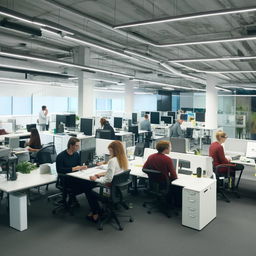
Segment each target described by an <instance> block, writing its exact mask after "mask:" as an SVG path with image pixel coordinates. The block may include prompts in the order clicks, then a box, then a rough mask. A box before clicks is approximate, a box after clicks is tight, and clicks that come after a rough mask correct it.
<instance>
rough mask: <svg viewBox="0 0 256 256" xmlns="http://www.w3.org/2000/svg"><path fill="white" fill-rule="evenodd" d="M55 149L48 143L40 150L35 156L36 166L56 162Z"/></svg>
mask: <svg viewBox="0 0 256 256" xmlns="http://www.w3.org/2000/svg"><path fill="white" fill-rule="evenodd" d="M56 157H57V153H56V149H55V146H54V144H53V143H49V144H47V145H45V146H44V147H43V148H41V149H40V150H39V151H38V152H37V155H36V162H37V163H38V164H45V163H54V162H56Z"/></svg>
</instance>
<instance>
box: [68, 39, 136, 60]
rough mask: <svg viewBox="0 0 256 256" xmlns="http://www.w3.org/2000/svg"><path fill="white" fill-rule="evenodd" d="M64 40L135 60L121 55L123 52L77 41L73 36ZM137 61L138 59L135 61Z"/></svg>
mask: <svg viewBox="0 0 256 256" xmlns="http://www.w3.org/2000/svg"><path fill="white" fill-rule="evenodd" d="M64 38H66V39H69V40H71V41H73V42H76V43H79V44H84V45H87V46H91V47H95V48H97V49H100V50H103V51H106V52H110V53H113V54H116V55H119V56H122V57H125V58H129V59H134V58H133V57H131V56H129V55H127V54H124V53H121V52H118V51H115V50H112V49H109V48H107V47H104V46H100V45H97V44H94V43H91V42H87V41H85V40H81V39H77V38H74V37H71V36H64ZM135 60H137V59H135Z"/></svg>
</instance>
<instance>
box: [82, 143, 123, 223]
mask: <svg viewBox="0 0 256 256" xmlns="http://www.w3.org/2000/svg"><path fill="white" fill-rule="evenodd" d="M108 150H109V154H110V160H109V161H108V168H107V171H106V172H102V173H98V174H96V175H94V176H91V177H90V180H92V181H96V182H99V183H102V184H108V183H111V182H112V180H113V177H114V176H115V175H116V174H118V173H121V172H123V171H125V170H127V169H128V160H127V157H126V154H125V151H124V147H123V144H122V143H121V142H120V141H118V140H116V141H113V142H111V143H110V144H109V146H108ZM93 187H94V185H93V186H90V187H88V190H87V191H86V197H87V200H88V203H89V205H90V207H91V213H89V214H88V215H87V217H88V218H89V219H90V220H92V221H94V222H96V221H97V220H98V218H99V212H100V206H99V203H98V200H97V197H96V196H95V195H94V193H92V189H93Z"/></svg>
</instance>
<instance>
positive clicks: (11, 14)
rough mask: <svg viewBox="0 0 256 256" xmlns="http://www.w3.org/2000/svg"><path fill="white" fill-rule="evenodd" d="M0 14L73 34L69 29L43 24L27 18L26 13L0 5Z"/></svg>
mask: <svg viewBox="0 0 256 256" xmlns="http://www.w3.org/2000/svg"><path fill="white" fill-rule="evenodd" d="M0 14H1V15H3V16H7V17H10V18H14V19H16V20H19V21H22V22H26V23H30V24H34V25H37V26H40V27H46V28H47V27H48V28H52V29H54V30H57V31H62V32H64V33H66V34H70V35H73V33H72V32H70V31H67V30H65V29H62V28H59V27H55V26H52V25H49V24H45V23H43V22H41V21H36V20H35V19H33V18H29V17H27V16H26V15H22V14H18V13H17V12H15V11H13V10H10V9H7V8H4V7H0Z"/></svg>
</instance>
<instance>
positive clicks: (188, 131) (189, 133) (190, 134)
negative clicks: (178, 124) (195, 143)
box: [186, 127, 194, 139]
mask: <svg viewBox="0 0 256 256" xmlns="http://www.w3.org/2000/svg"><path fill="white" fill-rule="evenodd" d="M193 131H194V128H189V127H188V128H187V129H186V138H189V139H192V138H193Z"/></svg>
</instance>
